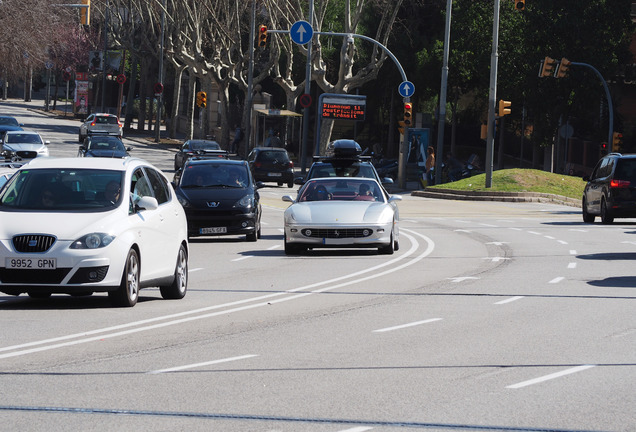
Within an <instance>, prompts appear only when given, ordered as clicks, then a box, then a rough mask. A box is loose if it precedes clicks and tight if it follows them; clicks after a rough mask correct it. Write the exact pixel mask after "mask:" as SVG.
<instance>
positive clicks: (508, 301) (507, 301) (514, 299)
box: [495, 296, 524, 305]
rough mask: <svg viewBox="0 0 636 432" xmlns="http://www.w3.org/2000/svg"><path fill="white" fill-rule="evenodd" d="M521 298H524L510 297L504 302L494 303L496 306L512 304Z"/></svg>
mask: <svg viewBox="0 0 636 432" xmlns="http://www.w3.org/2000/svg"><path fill="white" fill-rule="evenodd" d="M522 298H524V296H516V297H511V298H509V299H506V300H501V301H498V302H497V303H495V304H496V305H502V304H506V303H511V302H513V301H517V300H521V299H522Z"/></svg>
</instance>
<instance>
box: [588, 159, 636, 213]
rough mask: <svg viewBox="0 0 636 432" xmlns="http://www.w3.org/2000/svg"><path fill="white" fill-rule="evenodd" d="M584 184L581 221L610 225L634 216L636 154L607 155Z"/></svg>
mask: <svg viewBox="0 0 636 432" xmlns="http://www.w3.org/2000/svg"><path fill="white" fill-rule="evenodd" d="M583 180H585V181H587V184H586V185H585V189H584V191H583V201H582V203H581V206H582V212H583V221H584V222H586V223H592V222H594V219H595V217H596V216H600V217H601V222H602V223H604V224H610V223H612V222H613V221H614V218H633V217H636V154H621V153H610V154H608V155H606V156H603V157H602V158H601V160H599V161H598V163H597V164H596V166H595V167H594V170H593V171H592V174H590V175H589V176H585V177H583Z"/></svg>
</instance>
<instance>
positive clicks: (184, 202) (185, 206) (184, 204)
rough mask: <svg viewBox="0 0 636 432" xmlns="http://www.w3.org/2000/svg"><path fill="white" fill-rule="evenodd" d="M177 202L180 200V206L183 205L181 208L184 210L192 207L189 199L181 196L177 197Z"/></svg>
mask: <svg viewBox="0 0 636 432" xmlns="http://www.w3.org/2000/svg"><path fill="white" fill-rule="evenodd" d="M177 200H179V204H181V207H183V208H188V207H192V204H190V201H188V200H187V199H185V198H184V197H182V196H181V195H177Z"/></svg>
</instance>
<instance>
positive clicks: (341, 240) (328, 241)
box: [322, 238, 351, 245]
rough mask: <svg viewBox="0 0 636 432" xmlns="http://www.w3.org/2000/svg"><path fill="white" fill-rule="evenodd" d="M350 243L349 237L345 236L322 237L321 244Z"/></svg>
mask: <svg viewBox="0 0 636 432" xmlns="http://www.w3.org/2000/svg"><path fill="white" fill-rule="evenodd" d="M349 243H351V240H350V239H346V238H323V239H322V244H325V245H345V244H349Z"/></svg>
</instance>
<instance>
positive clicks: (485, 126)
mask: <svg viewBox="0 0 636 432" xmlns="http://www.w3.org/2000/svg"><path fill="white" fill-rule="evenodd" d="M479 138H481V139H483V140H485V139H487V138H488V124H487V123H482V124H481V130H480V133H479Z"/></svg>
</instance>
